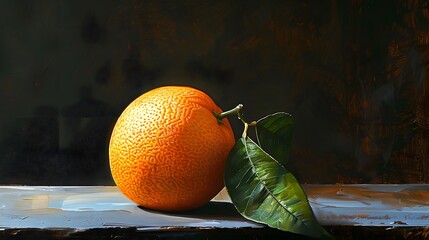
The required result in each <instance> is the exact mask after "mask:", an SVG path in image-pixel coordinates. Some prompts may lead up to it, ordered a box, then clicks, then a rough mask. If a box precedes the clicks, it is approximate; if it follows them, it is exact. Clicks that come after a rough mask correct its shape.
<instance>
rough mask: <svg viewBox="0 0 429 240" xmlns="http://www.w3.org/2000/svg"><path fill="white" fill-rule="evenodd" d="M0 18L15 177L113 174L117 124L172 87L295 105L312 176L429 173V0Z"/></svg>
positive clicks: (0, 79) (149, 2) (121, 8)
mask: <svg viewBox="0 0 429 240" xmlns="http://www.w3.org/2000/svg"><path fill="white" fill-rule="evenodd" d="M0 29H1V32H0V36H1V37H0V102H1V104H0V110H1V118H0V184H36V185H91V184H113V182H112V180H111V177H110V172H109V169H108V156H107V146H108V141H109V136H110V132H111V129H112V127H113V124H114V122H115V120H116V118H117V117H118V116H119V114H120V113H121V111H122V110H123V109H124V107H125V106H126V105H127V104H128V103H129V102H131V101H132V100H133V99H134V98H135V97H137V96H138V95H140V94H142V93H143V92H145V91H147V90H149V89H152V88H154V87H157V86H161V85H189V86H194V87H196V88H199V89H201V90H204V91H205V92H207V93H208V94H209V95H211V96H212V97H213V98H214V99H215V100H216V102H217V103H218V104H219V105H220V106H221V107H222V108H223V109H230V108H232V107H234V106H236V105H237V104H238V103H243V104H244V105H245V110H244V113H245V114H246V116H247V117H248V118H249V119H258V118H261V117H263V116H265V115H267V114H270V113H274V112H277V111H285V112H289V113H291V114H292V115H293V116H294V117H295V120H296V127H297V128H296V135H295V139H294V146H293V152H292V159H291V161H290V170H291V171H292V172H293V173H294V175H295V176H297V177H298V179H299V180H300V181H301V182H303V183H304V182H305V183H406V182H429V80H428V74H427V70H428V66H429V48H428V46H429V31H428V29H429V6H428V2H427V1H424V0H394V1H393V0H384V1H383V0H380V1H371V0H353V1H334V0H331V1H330V0H321V1H301V0H287V1H224V0H221V1H187V0H185V1H153V0H145V1H137V0H130V1H104V0H103V1H101V0H100V1H98V0H94V1H54V0H40V1H36V0H34V1H32V0H26V1H14V0H5V1H1V2H0ZM231 122H232V124H233V127H234V129H235V131H236V133H237V137H238V134H240V132H241V130H242V126H241V124H240V122H239V121H235V119H231Z"/></svg>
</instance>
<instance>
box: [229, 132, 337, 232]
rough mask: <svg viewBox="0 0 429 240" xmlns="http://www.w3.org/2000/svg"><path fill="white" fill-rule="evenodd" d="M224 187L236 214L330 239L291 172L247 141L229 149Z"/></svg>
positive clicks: (243, 140) (240, 140) (287, 229)
mask: <svg viewBox="0 0 429 240" xmlns="http://www.w3.org/2000/svg"><path fill="white" fill-rule="evenodd" d="M225 185H226V187H227V190H228V193H229V195H230V197H231V200H232V202H233V204H234V205H235V207H236V208H237V210H238V212H239V213H240V214H241V215H243V216H244V217H245V218H247V219H250V220H253V221H255V222H259V223H265V224H267V225H268V226H270V227H273V228H277V229H280V230H283V231H289V232H293V233H297V234H303V235H307V236H311V237H316V238H320V237H322V236H329V234H328V233H327V232H325V230H324V229H323V228H322V227H321V226H320V225H319V223H318V222H317V220H316V219H315V217H314V214H313V211H312V209H311V207H310V205H309V203H308V200H307V196H306V195H305V193H304V191H303V190H302V188H301V186H300V185H299V183H298V181H297V180H296V179H295V177H294V176H293V175H292V173H290V172H289V171H288V170H286V168H284V167H283V166H282V165H281V164H279V163H278V162H277V161H276V160H274V159H273V158H272V157H271V156H270V155H268V154H267V153H265V152H264V151H263V150H262V149H261V148H260V147H259V146H258V145H257V144H256V143H255V142H253V141H252V140H251V139H249V138H246V139H243V138H240V139H239V140H238V141H237V143H236V144H235V146H234V147H233V149H232V150H231V152H230V155H229V157H228V161H227V165H226V169H225Z"/></svg>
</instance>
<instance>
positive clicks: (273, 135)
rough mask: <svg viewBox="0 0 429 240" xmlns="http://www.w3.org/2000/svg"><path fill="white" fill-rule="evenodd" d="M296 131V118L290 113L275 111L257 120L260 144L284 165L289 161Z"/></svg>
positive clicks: (257, 134)
mask: <svg viewBox="0 0 429 240" xmlns="http://www.w3.org/2000/svg"><path fill="white" fill-rule="evenodd" d="M294 132H295V124H294V120H293V117H292V116H291V115H290V114H288V113H284V112H279V113H274V114H272V115H268V116H266V117H264V118H262V119H260V120H258V121H257V122H256V137H257V141H258V144H259V146H261V148H262V149H264V151H265V152H267V153H269V154H270V155H271V156H272V157H273V158H275V159H276V160H277V161H279V162H280V163H281V164H283V165H284V166H285V164H286V163H287V162H288V161H289V156H290V152H291V150H292V140H293V136H294Z"/></svg>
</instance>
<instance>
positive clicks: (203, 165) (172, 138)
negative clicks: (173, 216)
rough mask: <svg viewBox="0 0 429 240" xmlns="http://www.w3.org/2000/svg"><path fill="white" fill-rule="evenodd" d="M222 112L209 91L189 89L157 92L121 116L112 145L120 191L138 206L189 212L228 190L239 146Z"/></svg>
mask: <svg viewBox="0 0 429 240" xmlns="http://www.w3.org/2000/svg"><path fill="white" fill-rule="evenodd" d="M213 112H215V113H220V112H222V110H221V109H220V108H219V107H218V106H217V105H216V104H215V103H214V101H213V100H212V99H211V98H210V97H209V96H208V95H207V94H205V93H204V92H202V91H200V90H197V89H194V88H191V87H185V86H165V87H160V88H156V89H153V90H151V91H149V92H146V93H144V94H143V95H141V96H140V97H138V98H137V99H135V100H134V101H133V102H132V103H131V104H130V105H129V106H128V107H127V108H126V109H125V110H124V111H123V112H122V114H121V116H120V117H119V118H118V120H117V122H116V124H115V126H114V129H113V132H112V135H111V138H110V145H109V158H110V169H111V173H112V176H113V179H114V181H115V183H116V185H117V186H118V188H119V189H120V191H121V192H122V193H123V194H124V195H125V196H126V197H128V198H129V199H130V200H132V201H133V202H135V203H136V204H138V205H140V206H143V207H146V208H151V209H156V210H164V211H183V210H190V209H194V208H197V207H200V206H202V205H204V204H206V203H208V202H209V201H210V200H211V199H212V198H213V197H214V196H215V195H216V194H217V193H218V192H219V191H220V190H221V189H222V188H223V186H224V183H223V174H224V167H225V163H226V159H227V157H228V154H229V151H230V150H231V148H232V147H233V145H234V143H235V138H234V134H233V131H232V129H231V126H230V124H229V122H228V120H227V119H226V118H224V119H222V121H221V122H218V119H217V118H216V117H215V115H214V114H213Z"/></svg>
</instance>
